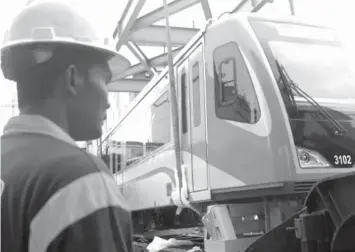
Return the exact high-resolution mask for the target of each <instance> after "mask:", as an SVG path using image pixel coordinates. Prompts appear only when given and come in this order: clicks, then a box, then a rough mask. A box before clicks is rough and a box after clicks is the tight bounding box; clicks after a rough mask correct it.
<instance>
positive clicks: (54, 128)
mask: <svg viewBox="0 0 355 252" xmlns="http://www.w3.org/2000/svg"><path fill="white" fill-rule="evenodd" d="M21 133H34V134H41V135H47V136H51V137H53V138H56V139H59V140H61V141H64V142H67V143H69V144H72V145H74V146H77V144H76V143H75V141H74V139H72V138H71V137H70V136H69V134H68V133H66V132H65V131H64V130H63V129H62V128H60V127H59V126H58V125H56V124H55V123H54V122H52V121H51V120H49V119H47V118H45V117H44V116H40V115H19V116H15V117H12V118H11V119H10V120H9V121H8V122H7V124H6V125H5V127H4V132H3V135H4V136H6V135H12V134H21Z"/></svg>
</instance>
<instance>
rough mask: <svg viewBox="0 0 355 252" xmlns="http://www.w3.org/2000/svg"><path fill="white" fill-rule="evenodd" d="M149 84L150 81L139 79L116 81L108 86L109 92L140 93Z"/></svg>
mask: <svg viewBox="0 0 355 252" xmlns="http://www.w3.org/2000/svg"><path fill="white" fill-rule="evenodd" d="M148 82H149V81H148V80H137V79H120V80H114V81H112V82H110V83H109V84H108V90H109V92H140V91H141V90H142V89H143V88H144V87H145V85H147V84H148Z"/></svg>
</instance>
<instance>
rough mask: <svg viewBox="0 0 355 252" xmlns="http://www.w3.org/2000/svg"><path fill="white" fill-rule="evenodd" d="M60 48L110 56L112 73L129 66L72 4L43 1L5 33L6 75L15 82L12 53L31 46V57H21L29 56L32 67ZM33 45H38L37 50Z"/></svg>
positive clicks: (4, 67) (4, 60)
mask: <svg viewBox="0 0 355 252" xmlns="http://www.w3.org/2000/svg"><path fill="white" fill-rule="evenodd" d="M58 45H62V46H63V45H64V46H69V47H78V48H85V49H87V50H88V52H89V53H90V52H91V51H92V52H96V53H99V54H100V55H102V56H104V57H107V59H108V60H110V61H111V62H114V65H110V68H111V71H112V72H113V74H115V73H116V72H120V71H122V70H123V69H125V68H127V67H129V66H130V63H129V61H128V60H127V59H126V58H125V57H123V56H122V55H120V54H118V53H117V52H116V51H115V50H113V49H111V48H109V47H108V46H107V45H105V43H104V40H103V39H100V37H99V36H98V35H97V34H96V32H95V30H94V28H93V27H92V25H91V24H90V23H89V22H88V21H87V20H86V19H85V18H84V17H82V16H81V15H80V14H79V13H78V12H77V11H76V10H74V8H72V7H71V6H70V5H68V4H65V3H62V2H59V1H40V2H37V3H36V2H34V3H32V4H30V5H28V6H27V7H26V8H25V9H24V10H22V11H21V12H20V13H19V14H18V15H17V17H16V18H15V19H14V21H13V22H12V24H11V26H10V29H9V30H8V31H7V32H6V34H5V39H4V42H3V44H2V46H1V67H2V70H3V73H4V76H5V77H6V78H8V79H14V76H13V71H12V69H11V68H14V66H13V64H11V62H12V61H13V60H12V58H13V55H12V54H13V53H14V52H15V51H16V50H17V49H20V48H26V46H27V48H29V47H31V46H32V47H31V52H30V54H27V53H26V54H20V55H22V56H21V57H23V58H25V57H30V58H31V59H26V60H27V61H28V62H31V64H32V65H33V64H40V63H44V62H46V61H48V60H49V59H50V58H51V56H53V52H54V50H55V46H58ZM33 46H36V47H35V49H33V48H34V47H33ZM17 55H18V54H17ZM26 60H25V59H24V61H26ZM28 62H27V64H29V63H28ZM22 67H23V66H22Z"/></svg>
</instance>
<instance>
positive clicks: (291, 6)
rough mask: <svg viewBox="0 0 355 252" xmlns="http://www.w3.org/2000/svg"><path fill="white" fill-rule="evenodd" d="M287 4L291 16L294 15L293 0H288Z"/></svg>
mask: <svg viewBox="0 0 355 252" xmlns="http://www.w3.org/2000/svg"><path fill="white" fill-rule="evenodd" d="M288 2H289V4H290V11H291V15H295V2H294V0H288Z"/></svg>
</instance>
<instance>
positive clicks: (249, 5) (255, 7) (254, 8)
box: [232, 0, 274, 13]
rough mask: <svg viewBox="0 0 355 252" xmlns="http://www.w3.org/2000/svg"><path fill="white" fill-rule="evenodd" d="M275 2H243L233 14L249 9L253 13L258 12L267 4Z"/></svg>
mask: <svg viewBox="0 0 355 252" xmlns="http://www.w3.org/2000/svg"><path fill="white" fill-rule="evenodd" d="M273 1H274V0H242V1H241V2H240V3H239V4H238V5H237V7H235V8H234V9H233V10H232V13H235V12H238V11H240V10H242V9H249V11H251V12H258V11H259V10H260V9H261V8H262V7H264V5H265V4H267V3H272V2H273Z"/></svg>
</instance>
